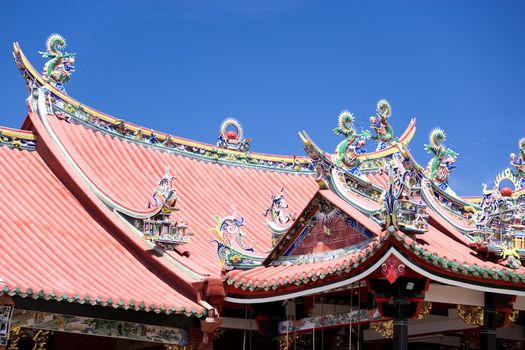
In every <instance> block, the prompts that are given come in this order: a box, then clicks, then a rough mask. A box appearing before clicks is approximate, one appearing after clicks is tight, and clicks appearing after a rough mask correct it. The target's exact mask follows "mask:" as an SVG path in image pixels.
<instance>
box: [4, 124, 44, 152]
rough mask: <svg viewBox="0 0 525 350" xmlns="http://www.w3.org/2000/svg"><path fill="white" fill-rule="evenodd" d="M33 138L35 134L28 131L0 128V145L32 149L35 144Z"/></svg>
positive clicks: (34, 138)
mask: <svg viewBox="0 0 525 350" xmlns="http://www.w3.org/2000/svg"><path fill="white" fill-rule="evenodd" d="M35 140H36V137H35V135H33V134H32V133H30V132H24V131H21V130H12V129H7V128H5V129H1V128H0V145H5V146H8V147H13V148H20V149H25V150H34V149H35V145H36V144H35Z"/></svg>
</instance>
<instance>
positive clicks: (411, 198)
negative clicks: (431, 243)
mask: <svg viewBox="0 0 525 350" xmlns="http://www.w3.org/2000/svg"><path fill="white" fill-rule="evenodd" d="M383 171H386V172H387V174H388V179H387V181H386V185H387V187H386V189H385V190H384V191H383V193H382V195H381V198H380V201H379V203H380V204H382V208H381V209H380V210H379V212H378V219H379V220H380V221H381V222H382V224H383V228H384V229H389V230H400V231H403V232H405V233H419V234H421V233H424V232H426V231H428V214H427V213H426V208H427V206H426V205H425V204H424V203H423V202H422V201H421V196H420V190H421V187H420V184H419V182H418V180H417V178H416V177H415V176H414V173H413V171H411V170H406V169H402V168H400V167H399V166H398V165H397V164H395V162H394V160H391V161H390V162H389V163H388V164H387V166H386V167H385V168H384V169H383Z"/></svg>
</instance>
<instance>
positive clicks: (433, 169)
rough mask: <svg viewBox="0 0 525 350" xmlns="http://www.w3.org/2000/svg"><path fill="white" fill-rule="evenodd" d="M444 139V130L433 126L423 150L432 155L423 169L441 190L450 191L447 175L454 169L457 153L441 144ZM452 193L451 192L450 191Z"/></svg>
mask: <svg viewBox="0 0 525 350" xmlns="http://www.w3.org/2000/svg"><path fill="white" fill-rule="evenodd" d="M445 140H446V135H445V132H444V131H443V130H441V129H439V128H435V129H434V130H432V131H431V132H430V135H429V141H430V144H428V145H425V150H426V151H427V152H428V153H430V154H433V155H434V157H433V158H432V159H431V160H430V161H429V162H428V164H427V168H426V170H425V175H427V176H428V177H429V178H430V179H431V180H432V181H433V182H434V183H435V184H436V185H438V186H439V188H440V189H442V190H443V191H447V192H451V191H452V190H451V189H450V187H449V186H448V176H449V175H450V173H451V172H452V171H453V170H454V169H456V164H455V163H456V158H457V156H458V154H457V153H456V152H454V151H453V150H451V149H450V148H445V146H444V145H443V144H444V142H445ZM452 194H453V193H452Z"/></svg>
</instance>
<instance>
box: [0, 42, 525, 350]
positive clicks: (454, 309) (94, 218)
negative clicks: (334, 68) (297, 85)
mask: <svg viewBox="0 0 525 350" xmlns="http://www.w3.org/2000/svg"><path fill="white" fill-rule="evenodd" d="M65 44H66V43H65V39H64V38H62V37H61V36H60V35H58V34H53V35H51V36H50V37H49V39H48V41H47V43H46V51H44V52H41V55H42V57H44V58H45V59H46V60H47V61H46V63H45V65H44V68H43V71H42V72H40V71H39V70H37V69H35V68H34V67H33V65H32V64H31V63H30V62H29V61H28V60H27V58H26V57H25V56H24V53H23V52H22V50H21V48H20V46H19V44H18V43H15V44H14V46H13V57H14V60H15V63H16V66H17V67H18V69H19V70H20V72H21V74H22V77H23V79H24V80H25V81H26V85H27V89H28V97H27V100H26V105H27V109H28V112H27V115H26V116H25V119H23V122H22V123H21V124H22V125H21V128H20V129H17V130H15V129H10V128H3V127H1V128H0V157H1V159H2V165H1V171H2V174H1V176H0V182H1V184H2V191H0V205H1V206H2V208H1V210H0V216H1V220H0V222H1V225H2V228H3V230H2V232H3V234H2V238H1V239H0V253H1V256H2V257H3V259H1V260H0V266H1V268H0V311H1V313H0V347H3V348H5V349H69V348H75V349H76V350H81V349H93V348H100V349H119V350H120V349H187V350H193V349H279V350H285V349H297V350H299V349H399V350H402V349H491V350H492V349H523V348H524V347H525V329H524V323H525V319H524V316H523V315H525V313H524V312H523V310H525V267H523V266H522V262H523V261H524V260H525V138H523V139H522V140H519V141H518V140H517V141H518V142H517V144H518V145H517V147H516V150H509V152H512V153H511V154H510V162H509V168H507V169H499V170H498V169H496V170H495V172H494V174H495V177H494V182H493V183H490V184H486V185H485V186H484V189H483V193H480V194H479V195H477V196H471V197H461V196H458V195H457V194H456V193H455V192H454V190H453V189H452V188H451V187H450V186H449V184H448V178H449V176H453V174H452V175H451V173H452V172H453V170H454V169H455V167H456V165H455V163H456V159H457V158H458V157H459V155H458V154H457V153H456V152H454V151H453V150H451V149H450V148H447V144H446V135H445V132H444V131H443V130H441V129H439V128H436V129H434V130H432V131H431V132H430V135H429V143H428V145H425V146H424V147H425V149H426V150H427V151H428V153H429V157H428V159H427V160H425V163H423V164H420V163H418V161H417V160H416V159H414V157H413V156H412V154H411V153H410V150H409V149H410V148H411V147H417V146H416V145H412V144H410V142H411V140H412V138H413V136H414V134H415V132H416V120H415V119H412V120H407V128H406V129H405V130H404V131H403V132H402V133H396V132H394V130H393V128H392V126H391V124H390V122H389V119H390V117H391V116H392V109H391V106H390V104H389V103H388V102H387V101H386V100H380V101H379V102H378V103H377V105H376V108H375V111H374V116H372V117H370V120H369V122H370V128H369V129H367V130H358V129H357V128H356V126H355V123H354V116H353V114H352V113H350V112H347V111H343V112H341V114H340V115H339V118H338V120H335V118H334V124H335V126H336V128H335V129H334V132H335V133H336V134H337V135H339V136H340V137H341V142H340V143H339V144H337V145H334V146H335V151H334V152H326V151H324V150H322V149H320V148H319V147H318V146H317V145H316V144H315V142H314V141H313V140H312V139H311V138H310V137H309V136H308V134H307V132H305V131H301V132H300V133H299V137H298V142H301V141H302V142H303V144H304V149H305V155H304V156H280V155H269V154H259V153H255V152H251V151H250V143H251V139H250V138H249V137H245V135H244V133H243V128H242V126H241V124H240V123H239V122H238V121H237V120H235V119H226V120H225V121H224V122H223V124H222V125H220V127H219V137H218V140H217V143H216V144H206V143H201V142H198V141H193V140H188V139H185V138H182V137H178V136H174V135H169V134H166V133H163V132H159V131H155V130H151V129H148V128H147V127H143V126H139V125H135V124H133V123H130V122H127V121H125V120H122V119H119V118H116V117H113V116H110V115H107V114H105V113H102V112H99V111H97V110H95V109H93V108H91V107H88V106H86V105H84V104H82V103H81V102H79V101H77V100H75V99H74V98H72V97H70V95H69V91H67V92H66V86H67V82H68V80H69V79H70V78H71V75H72V74H73V73H74V71H75V54H72V53H67V52H65V51H64V49H65ZM21 121H22V119H21ZM367 143H368V144H371V143H372V144H374V145H376V146H375V151H373V152H367V151H366V150H365V147H364V146H365V145H366V144H367ZM30 202H31V203H30Z"/></svg>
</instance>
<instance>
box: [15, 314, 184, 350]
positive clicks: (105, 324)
mask: <svg viewBox="0 0 525 350" xmlns="http://www.w3.org/2000/svg"><path fill="white" fill-rule="evenodd" d="M12 326H13V327H16V328H18V329H19V328H29V329H40V330H47V331H58V332H67V333H81V334H89V335H97V336H102V337H110V338H119V339H130V340H136V341H146V342H155V343H163V344H173V345H180V346H185V345H187V344H188V336H187V332H186V330H184V329H180V328H172V327H161V326H154V325H147V324H141V323H133V322H122V321H114V320H104V319H99V318H88V317H80V316H72V315H63V314H54V313H47V312H37V311H30V310H24V311H23V312H18V313H16V314H15V316H14V317H13V322H12Z"/></svg>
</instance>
